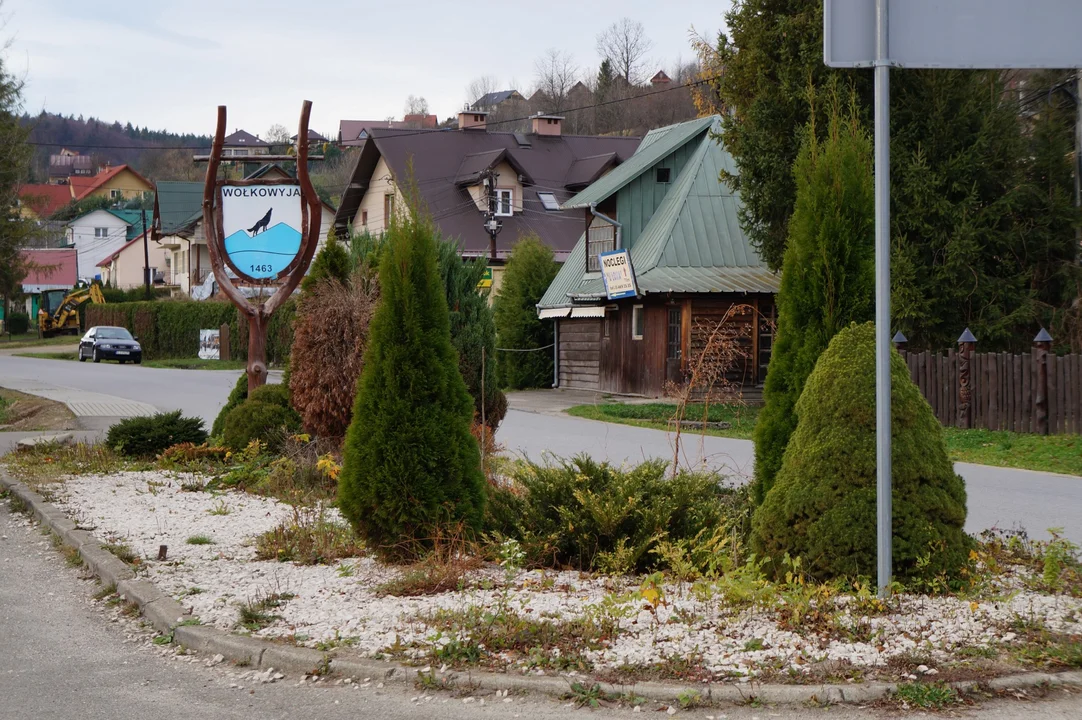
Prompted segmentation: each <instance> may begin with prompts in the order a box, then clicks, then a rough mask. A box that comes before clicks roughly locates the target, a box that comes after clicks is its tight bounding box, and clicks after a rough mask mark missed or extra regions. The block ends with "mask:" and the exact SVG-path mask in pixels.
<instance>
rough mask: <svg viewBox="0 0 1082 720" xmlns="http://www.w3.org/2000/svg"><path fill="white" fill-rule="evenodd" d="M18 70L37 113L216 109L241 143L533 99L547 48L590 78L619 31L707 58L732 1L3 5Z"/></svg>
mask: <svg viewBox="0 0 1082 720" xmlns="http://www.w3.org/2000/svg"><path fill="white" fill-rule="evenodd" d="M0 2H2V3H3V5H2V9H0V12H2V14H3V16H4V20H5V22H6V25H5V27H4V28H3V30H2V35H0V36H2V37H6V38H9V39H10V47H9V49H8V50H7V53H6V58H5V60H6V64H7V65H8V67H9V69H10V70H11V71H13V72H15V73H16V74H18V75H19V76H20V77H23V78H24V79H25V81H26V90H25V93H24V95H25V106H26V109H27V110H28V111H29V112H30V113H31V114H34V113H37V112H40V111H41V110H42V109H44V110H48V111H50V112H54V113H62V114H64V115H71V114H75V115H76V116H79V115H84V116H86V117H90V116H94V117H97V118H100V119H101V120H105V121H109V122H111V121H113V120H119V121H120V122H122V123H124V122H131V123H132V124H133V125H136V126H147V127H150V128H151V129H167V130H172V131H175V132H197V133H205V134H212V133H213V131H214V117H215V107H216V106H217V105H219V104H225V105H227V106H228V107H229V130H230V131H232V130H233V129H234V128H238V127H242V128H245V129H247V130H248V131H250V132H253V133H258V134H264V133H265V132H266V130H267V128H269V127H270V126H271V125H272V124H274V123H281V124H283V125H286V126H287V127H288V128H290V129H291V130H292V129H294V128H295V127H296V123H297V116H298V113H299V109H300V104H301V101H302V100H304V99H309V100H312V102H313V109H312V123H311V125H312V127H313V128H314V129H316V130H319V131H320V132H323V133H325V134H328V135H330V134H332V133H334V134H336V133H337V131H338V121H339V120H340V119H343V118H346V119H359V120H360V119H363V120H371V119H382V118H385V117H388V116H395V117H401V116H402V114H403V108H404V106H405V101H406V97H407V96H408V95H410V94H413V95H421V96H424V97H425V98H426V99H427V100H428V102H429V105H430V107H431V110H432V112H434V113H436V114H437V115H439V117H440V119H441V120H442V119H443V118H445V117H448V116H450V115H453V114H454V113H456V112H457V110H458V109H459V108H460V107H461V106H462V103H463V102H464V101H465V100H466V86H467V85H468V84H469V82H470V81H471V80H473V79H475V78H477V77H479V76H481V75H495V76H496V77H498V78H500V80H501V83H502V84H504V85H507V86H508V87H510V86H511V84H512V82H514V83H515V85H516V87H517V89H519V90H525V89H526V88H528V87H529V86H530V85H531V84H532V83H533V80H534V74H535V72H534V62H535V60H536V58H537V57H539V56H540V55H542V54H543V53H544V52H545V51H546V50H547V49H549V48H558V49H560V50H564V51H566V52H569V53H571V55H572V56H573V57H574V59H575V62H576V63H577V64H578V65H579V66H580V67H581V68H582V69H583V71H584V72H589V73H591V74H593V73H596V69H597V65H598V63H599V62H600V60H599V58H598V54H597V50H596V42H595V37H596V35H597V34H598V33H599V32H600V31H602V30H604V29H605V27H606V26H608V25H609V24H610V23H612V22H613V21H614V20H617V19H619V18H622V17H625V16H626V17H630V18H632V19H633V20H637V21H640V22H642V23H643V24H644V25H645V27H646V31H647V35H648V36H649V38H650V40H651V41H652V43H653V48H652V50H651V52H650V58H651V60H652V62H651V63H650V65H651V67H654V66H656V67H665V68H669V67H671V66H672V65H674V63H675V61H676V59H677V58H678V57H680V58H683V59H684V60H685V61H686V60H690V59H691V58H692V57H693V53H692V51H691V46H690V43H689V42H688V37H689V32H690V31H691V28H692V27H694V28H695V30H696V31H698V32H699V33H700V34H704V35H708V36H710V37H714V36H715V35H716V33H717V31H718V30H719V29H721V28H722V26H723V24H724V13H725V12H726V11H727V10H728V8H729V6H730V4H731V2H730V0H667V1H664V2H660V1H658V0H652V1H651V2H640V1H639V0H624V1H623V2H615V1H614V0H577V1H567V0H526V1H525V2H523V1H521V0H514V1H512V2H504V3H500V2H494V3H472V4H466V3H461V2H448V1H447V0H440V1H438V2H410V1H408V0H380V2H369V1H366V0H360V1H358V0H353V1H349V0H301V2H284V0H142V1H141V2H140V1H136V2H130V3H129V2H89V1H88V0H0Z"/></svg>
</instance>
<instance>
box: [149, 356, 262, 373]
mask: <svg viewBox="0 0 1082 720" xmlns="http://www.w3.org/2000/svg"><path fill="white" fill-rule="evenodd" d="M143 366H144V367H152V368H161V369H168V370H244V369H245V368H246V367H247V363H246V362H245V361H244V360H200V359H199V358H165V359H162V360H143Z"/></svg>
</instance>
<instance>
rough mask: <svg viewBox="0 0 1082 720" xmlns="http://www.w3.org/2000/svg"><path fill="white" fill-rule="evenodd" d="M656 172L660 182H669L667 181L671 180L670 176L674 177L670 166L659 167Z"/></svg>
mask: <svg viewBox="0 0 1082 720" xmlns="http://www.w3.org/2000/svg"><path fill="white" fill-rule="evenodd" d="M656 172H657V181H658V182H659V183H667V182H669V181H670V178H671V177H672V170H670V169H669V168H658V169H657V171H656Z"/></svg>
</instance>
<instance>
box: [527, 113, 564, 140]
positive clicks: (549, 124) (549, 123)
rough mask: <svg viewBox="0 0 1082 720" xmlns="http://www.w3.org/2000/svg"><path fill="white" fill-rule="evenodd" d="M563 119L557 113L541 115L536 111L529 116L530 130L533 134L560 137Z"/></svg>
mask: <svg viewBox="0 0 1082 720" xmlns="http://www.w3.org/2000/svg"><path fill="white" fill-rule="evenodd" d="M563 120H564V119H563V118H562V117H561V116H559V115H542V114H541V113H538V114H537V115H534V116H533V117H531V118H530V132H532V133H533V134H534V135H548V136H551V137H560V135H561V133H562V131H561V128H562V127H563Z"/></svg>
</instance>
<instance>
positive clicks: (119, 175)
mask: <svg viewBox="0 0 1082 720" xmlns="http://www.w3.org/2000/svg"><path fill="white" fill-rule="evenodd" d="M69 182H70V183H71V194H72V195H74V196H75V199H76V200H83V199H85V198H88V197H90V196H91V195H101V196H103V197H113V198H117V199H120V198H126V199H130V198H132V197H136V196H138V195H141V194H142V193H144V192H153V190H154V184H153V183H152V182H150V181H149V180H147V179H146V178H145V177H143V176H142V175H140V174H139V173H137V172H135V170H133V169H132V168H130V167H129V166H127V165H117V166H116V167H112V168H108V169H107V170H102V171H101V172H99V173H98V174H97V175H93V176H91V177H76V176H74V175H73V176H72V177H71V180H70V181H69Z"/></svg>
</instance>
